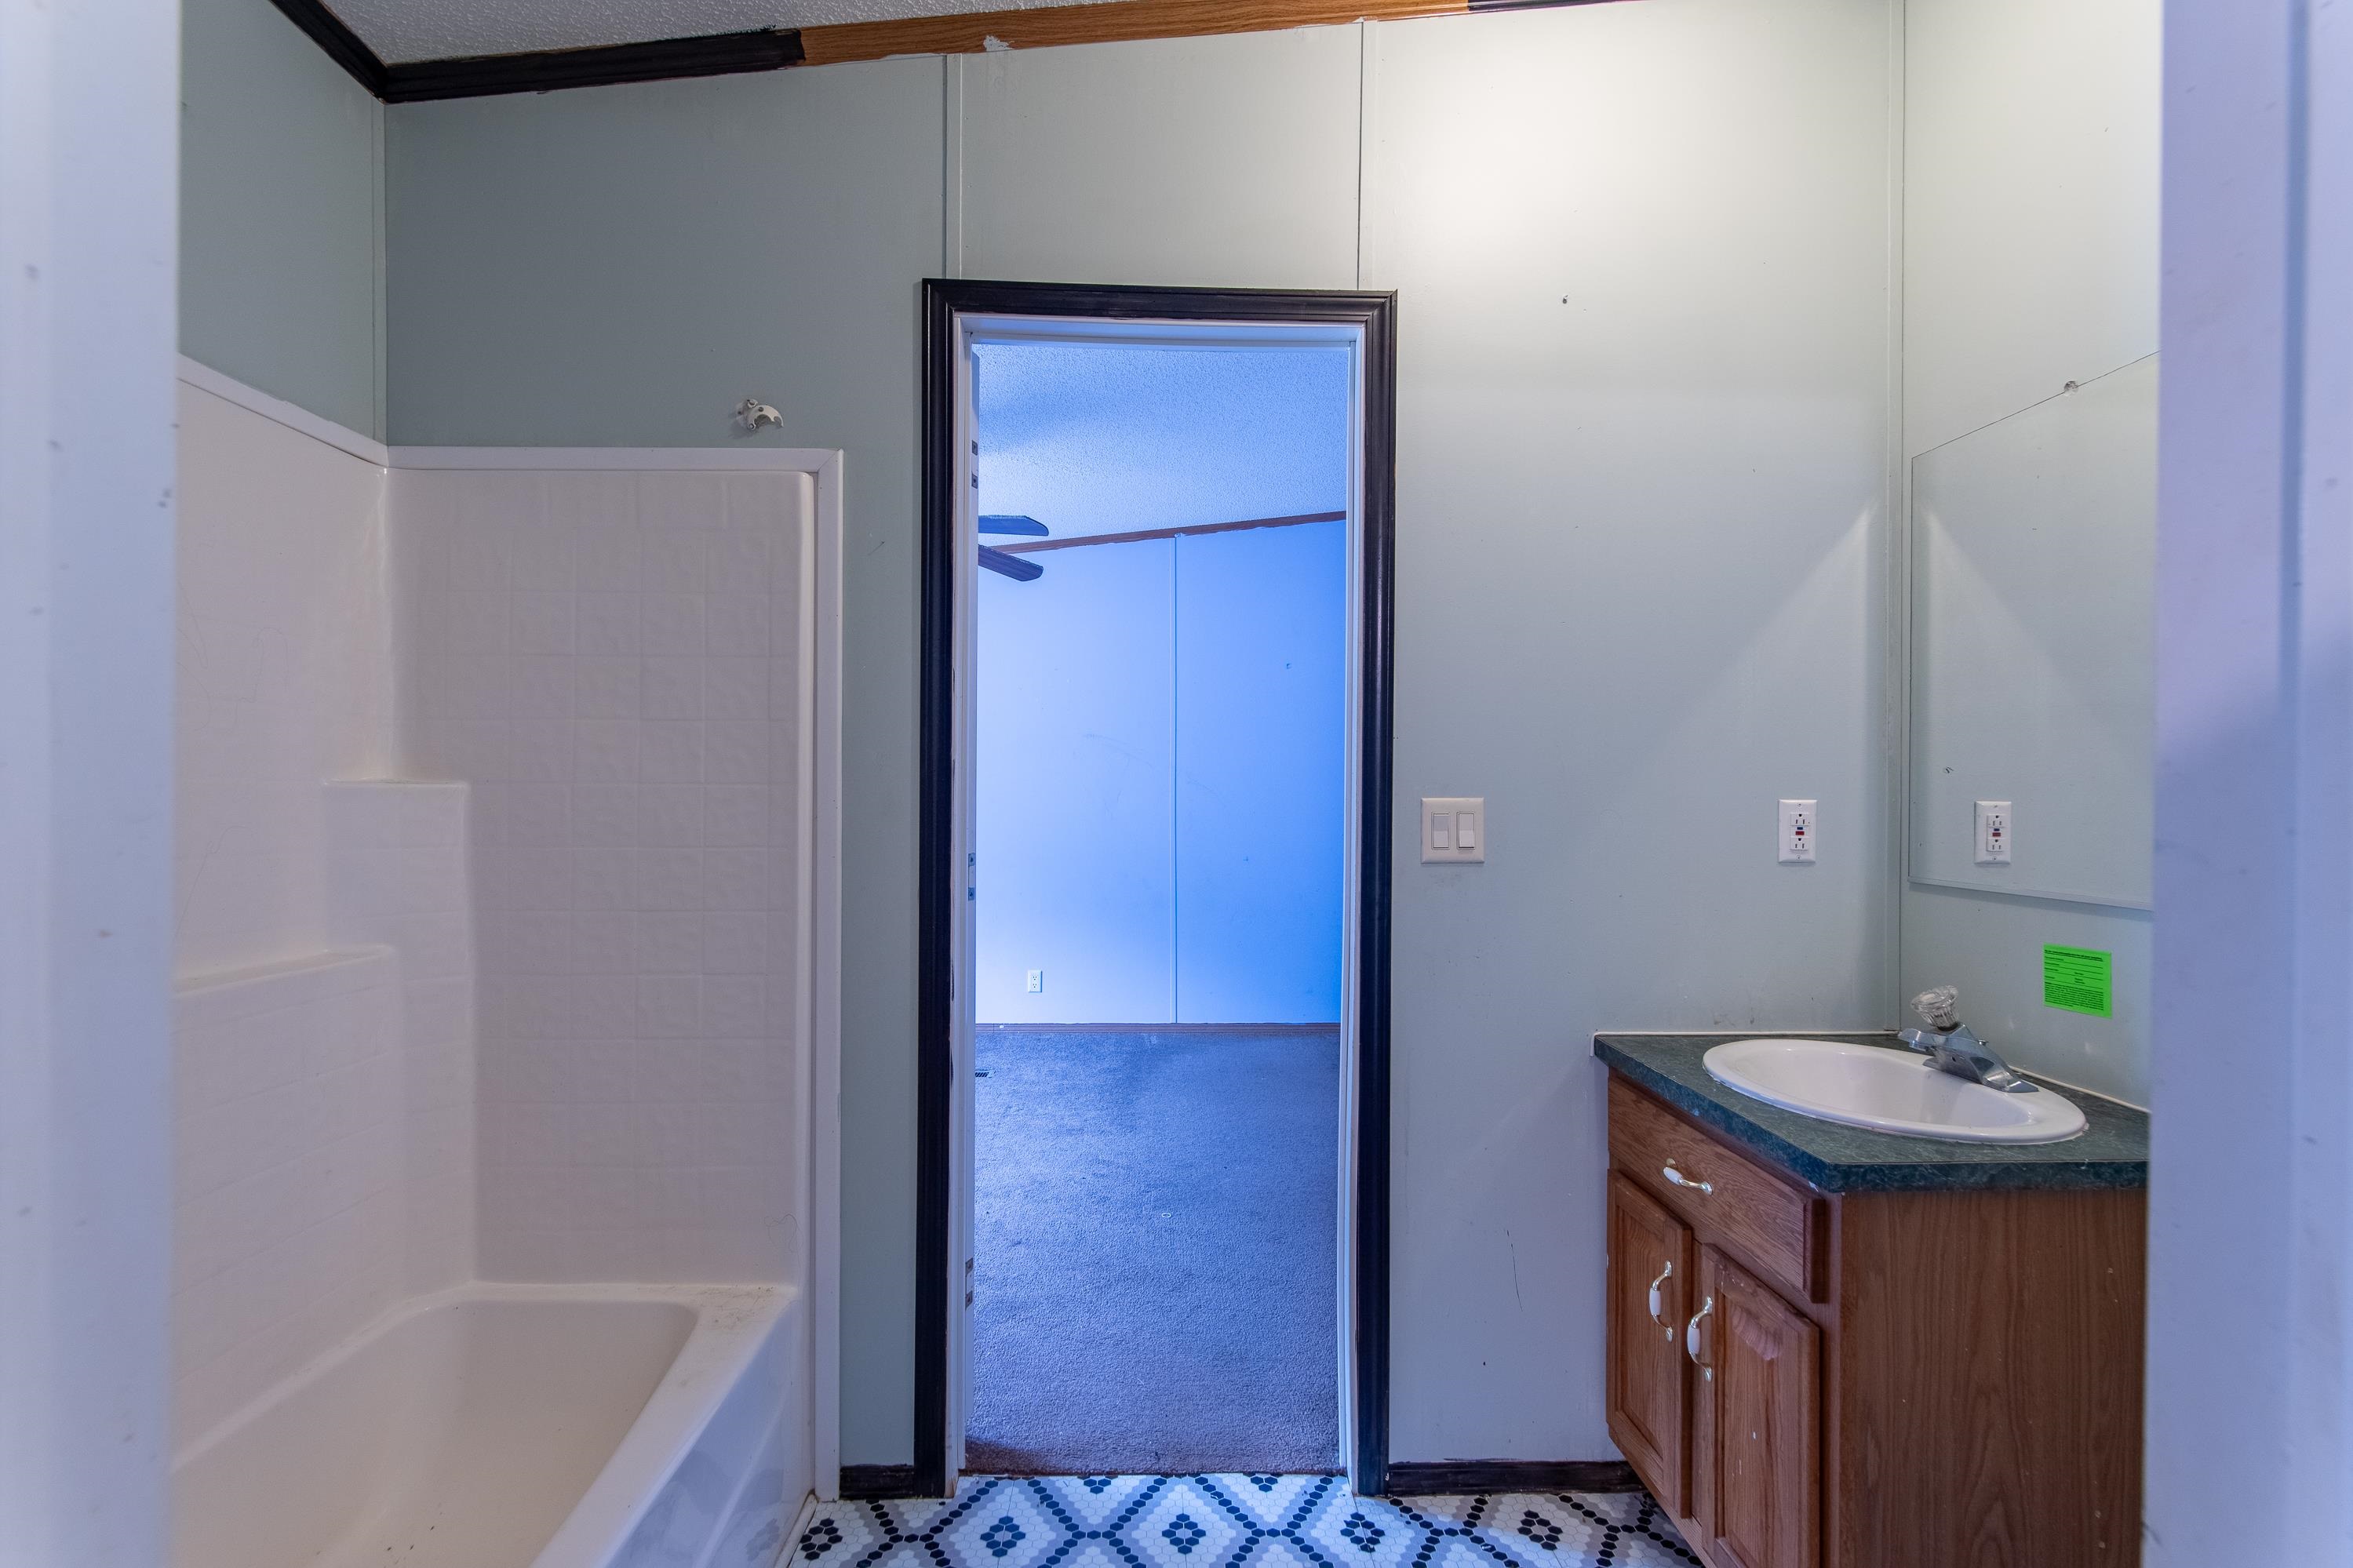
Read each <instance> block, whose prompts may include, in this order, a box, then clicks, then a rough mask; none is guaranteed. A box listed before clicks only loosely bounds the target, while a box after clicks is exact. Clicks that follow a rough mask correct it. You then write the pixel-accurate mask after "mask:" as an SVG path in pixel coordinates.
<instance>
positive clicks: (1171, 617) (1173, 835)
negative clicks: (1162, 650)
mask: <svg viewBox="0 0 2353 1568" xmlns="http://www.w3.org/2000/svg"><path fill="white" fill-rule="evenodd" d="M1184 556H1185V542H1184V541H1183V540H1182V539H1172V540H1170V541H1169V542H1168V1021H1169V1022H1170V1023H1172V1024H1181V1023H1183V1022H1184V1021H1185V1013H1184V1009H1183V1007H1182V1006H1181V1005H1179V1000H1178V998H1179V993H1178V984H1179V979H1180V977H1181V975H1182V973H1183V970H1182V967H1181V958H1180V952H1181V943H1182V942H1183V941H1184V931H1185V922H1184V919H1183V915H1182V912H1181V911H1182V910H1183V907H1184V903H1183V900H1184V896H1185V883H1184V876H1185V858H1184V844H1183V838H1184V824H1185V806H1184V795H1185V767H1184V763H1183V761H1182V753H1181V752H1180V751H1179V750H1178V747H1179V744H1180V742H1181V741H1182V738H1183V736H1184V733H1185V731H1184V724H1183V722H1182V720H1181V719H1180V717H1179V704H1180V702H1181V701H1182V697H1183V684H1182V681H1183V678H1182V676H1181V674H1180V673H1179V672H1180V671H1181V669H1182V668H1183V665H1182V662H1181V660H1182V656H1183V652H1184V643H1183V640H1182V639H1183V632H1182V630H1181V627H1182V626H1183V621H1184V600H1183V598H1182V597H1181V596H1180V595H1179V594H1178V591H1177V574H1178V573H1179V571H1181V570H1182V567H1183V563H1184Z"/></svg>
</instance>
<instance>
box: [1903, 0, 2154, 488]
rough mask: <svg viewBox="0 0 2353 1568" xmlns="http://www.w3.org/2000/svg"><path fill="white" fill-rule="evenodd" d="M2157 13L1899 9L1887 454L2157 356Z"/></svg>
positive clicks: (1978, 2) (2013, 4)
mask: <svg viewBox="0 0 2353 1568" xmlns="http://www.w3.org/2000/svg"><path fill="white" fill-rule="evenodd" d="M2161 12H2162V4H2161V0H1905V20H1904V304H1905V310H1904V448H1905V452H1906V453H1907V454H1909V453H1915V452H1925V451H1926V450H1927V449H1928V448H1929V447H1936V446H1941V445H1943V444H1944V443H1945V442H1947V441H1949V440H1951V439H1952V438H1953V437H1956V436H1960V435H1964V434H1966V433H1967V432H1968V431H1971V430H1974V429H1976V428H1977V427H1978V426H1980V425H1985V424H1989V423H1991V422H1992V421H1994V420H1996V419H2000V418H2004V417H2006V416H2009V415H2011V414H2015V413H2017V412H2018V411H2019V410H2020V409H2021V408H2024V407H2025V406H2026V405H2029V404H2031V403H2038V402H2040V401H2042V399H2043V398H2046V397H2049V396H2051V395H2052V394H2054V393H2056V392H2057V391H2058V390H2059V389H2060V387H2061V386H2063V385H2064V384H2066V383H2068V382H2070V381H2089V380H2091V379H2092V378H2093V377H2094V376H2095V375H2105V374H2107V373H2108V372H2109V371H2112V370H2116V369H2118V368H2120V367H2121V366H2124V365H2126V364H2129V363H2132V362H2133V361H2134V360H2137V359H2139V358H2141V357H2142V356H2143V355H2145V354H2151V353H2156V352H2157V220H2158V87H2159V79H2160V70H2159V58H2158V57H2159V53H2160V47H2159V46H2160V39H2161V34H2162V31H2163V28H2162V20H2163V18H2162V15H2161Z"/></svg>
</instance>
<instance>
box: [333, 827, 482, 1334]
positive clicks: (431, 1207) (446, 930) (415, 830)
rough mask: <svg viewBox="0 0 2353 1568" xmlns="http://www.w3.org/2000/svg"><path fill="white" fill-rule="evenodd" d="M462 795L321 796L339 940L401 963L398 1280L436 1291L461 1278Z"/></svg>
mask: <svg viewBox="0 0 2353 1568" xmlns="http://www.w3.org/2000/svg"><path fill="white" fill-rule="evenodd" d="M466 795H467V790H466V786H465V785H464V784H446V783H442V784H419V783H412V782H408V781H406V780H356V781H347V782H339V783H334V784H328V785H327V786H326V797H327V810H326V823H327V856H328V879H329V884H330V888H331V890H332V898H331V900H330V904H331V910H332V921H333V926H334V934H335V936H336V938H337V940H338V941H339V942H350V943H353V944H358V943H384V944H388V945H389V946H391V947H392V948H394V949H395V950H396V951H397V952H399V954H400V1015H401V1044H402V1053H401V1138H402V1153H403V1171H404V1179H403V1182H402V1197H403V1204H402V1249H403V1256H404V1262H405V1267H404V1269H403V1280H404V1283H405V1284H406V1288H407V1289H408V1290H410V1291H411V1292H416V1291H423V1290H433V1289H439V1288H440V1287H442V1286H444V1285H453V1284H456V1283H458V1282H459V1280H462V1279H471V1278H472V1277H473V1270H474V1203H475V1190H474V933H473V900H472V898H471V895H470V888H469V886H468V877H467V864H466V859H467V857H466V843H467V831H466V805H467V802H466Z"/></svg>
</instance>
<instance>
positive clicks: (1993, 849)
mask: <svg viewBox="0 0 2353 1568" xmlns="http://www.w3.org/2000/svg"><path fill="white" fill-rule="evenodd" d="M2012 826H2013V822H2012V813H2011V811H2010V802H2008V801H2006V800H1981V801H1979V802H1978V834H1977V838H1978V865H1980V866H2007V865H2009V864H2010V837H2011V828H2012Z"/></svg>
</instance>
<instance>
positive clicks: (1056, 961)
mask: <svg viewBox="0 0 2353 1568" xmlns="http://www.w3.org/2000/svg"><path fill="white" fill-rule="evenodd" d="M985 427H986V426H984V428H985ZM1345 528H1346V525H1345V524H1344V523H1339V522H1319V523H1307V524H1303V525H1300V526H1297V527H1292V528H1270V529H1259V530H1252V531H1246V532H1240V533H1221V534H1210V535H1208V536H1202V537H1192V538H1179V539H1175V540H1167V539H1159V540H1151V541H1146V542H1137V543H1132V544H1103V545H1092V546H1089V547H1086V548H1084V549H1079V550H1059V551H1053V552H1049V553H1046V554H1043V555H1040V556H1038V557H1036V559H1037V560H1038V561H1039V562H1040V563H1043V564H1044V566H1045V568H1046V574H1045V575H1044V576H1042V577H1040V578H1038V579H1036V580H1035V581H1033V582H1029V583H1017V582H1014V581H1012V580H1011V579H1009V578H1006V577H1002V576H999V575H997V574H995V573H984V574H982V576H981V581H980V647H979V672H980V706H979V713H978V717H979V742H978V751H979V762H978V770H979V771H978V779H979V784H980V799H979V816H980V824H979V827H980V835H979V843H980V863H979V878H978V883H977V886H978V888H979V906H980V924H979V940H978V949H979V951H978V975H977V978H976V982H975V989H976V996H977V1000H978V1003H979V1008H980V1014H979V1016H980V1018H981V1021H982V1022H984V1023H1070V1024H1087V1023H1131V1024H1159V1023H1172V1022H1173V1023H1187V1024H1274V1023H1300V1024H1303V1023H1334V1022H1337V1021H1338V1019H1339V1016H1340V865H1341V859H1340V858H1341V835H1340V823H1341V809H1342V805H1343V802H1342V798H1341V791H1342V787H1343V778H1342V763H1343V757H1342V752H1341V746H1342V721H1343V718H1344V714H1343V710H1342V704H1343V701H1344V692H1343V677H1344V674H1345V671H1344V669H1343V665H1342V658H1343V654H1344V652H1345V647H1344V642H1345V637H1346V631H1345V608H1346V605H1345V574H1346V564H1347V563H1346V559H1345V548H1346V536H1345ZM1031 969H1043V970H1044V971H1045V972H1046V975H1045V980H1046V988H1045V989H1044V990H1043V991H1042V992H1039V993H1037V994H1031V993H1029V991H1028V990H1027V989H1026V981H1027V972H1028V971H1029V970H1031Z"/></svg>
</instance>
